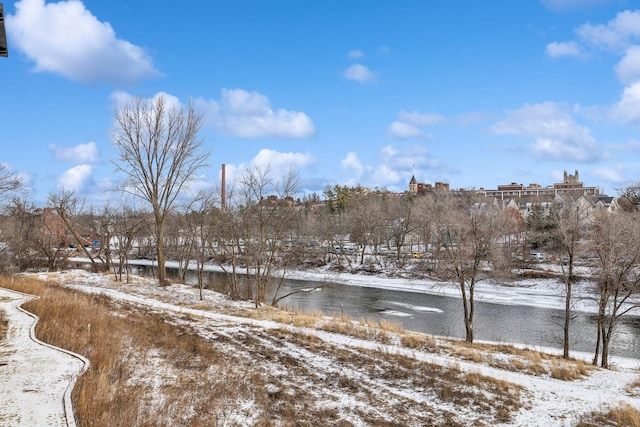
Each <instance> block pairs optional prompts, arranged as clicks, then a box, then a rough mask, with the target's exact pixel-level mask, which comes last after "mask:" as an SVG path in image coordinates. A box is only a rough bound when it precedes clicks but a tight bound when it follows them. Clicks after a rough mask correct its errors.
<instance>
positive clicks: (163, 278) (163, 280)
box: [156, 215, 169, 288]
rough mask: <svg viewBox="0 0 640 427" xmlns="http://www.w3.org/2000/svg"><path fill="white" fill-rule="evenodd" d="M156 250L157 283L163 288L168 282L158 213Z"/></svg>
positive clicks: (160, 221)
mask: <svg viewBox="0 0 640 427" xmlns="http://www.w3.org/2000/svg"><path fill="white" fill-rule="evenodd" d="M156 250H157V255H158V284H159V285H160V286H161V287H163V288H164V287H166V286H167V285H168V284H169V282H168V280H167V269H166V260H165V257H164V233H163V223H162V219H161V218H160V217H159V215H156Z"/></svg>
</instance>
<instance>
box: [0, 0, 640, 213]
mask: <svg viewBox="0 0 640 427" xmlns="http://www.w3.org/2000/svg"><path fill="white" fill-rule="evenodd" d="M634 7H638V3H636V2H633V1H631V0H519V1H513V0H496V1H489V2H478V1H472V0H467V1H462V0H450V1H446V2H442V1H423V0H399V1H378V0H369V1H356V0H353V1H336V0H323V1H316V0H310V1H290V0H280V1H278V0H276V1H262V0H239V1H213V0H212V1H206V2H205V1H194V0H185V1H182V2H164V1H147V0H136V1H135V2H132V1H129V0H127V1H125V0H110V1H108V2H105V1H98V0H84V1H59V2H51V1H47V2H45V1H43V0H20V1H6V0H5V1H4V11H5V15H6V30H7V38H8V43H9V57H8V58H0V79H1V81H2V84H3V86H2V91H1V92H0V96H1V98H0V99H1V102H0V129H1V132H0V148H1V149H2V155H1V157H0V163H4V164H6V165H7V166H8V167H9V169H10V170H11V171H12V172H14V173H17V174H19V175H20V176H21V177H22V178H23V179H24V181H25V183H26V184H27V186H28V187H29V188H30V189H31V194H32V197H33V199H34V200H36V201H40V202H43V201H44V200H46V197H47V194H48V193H49V192H51V191H55V190H56V189H57V188H60V187H64V188H66V189H70V190H74V191H76V193H77V194H78V195H81V196H85V197H86V198H87V200H88V201H89V202H90V203H94V202H95V203H98V202H99V201H101V200H104V198H105V197H109V196H105V194H107V195H108V194H110V193H108V192H106V193H105V191H106V190H109V189H112V188H114V187H115V186H116V185H117V184H118V181H119V178H120V177H119V176H118V175H116V174H115V172H114V167H113V164H112V163H111V162H112V160H114V159H115V158H116V153H115V152H114V150H113V147H112V145H111V140H110V132H111V127H112V125H113V119H114V105H115V103H116V101H118V100H121V99H124V98H127V97H129V96H143V97H145V98H150V97H154V96H157V95H158V94H160V93H163V94H165V96H167V97H169V99H170V100H171V102H174V103H180V104H182V105H187V104H188V103H189V102H190V101H191V102H193V105H194V106H195V107H196V108H197V109H198V110H199V111H200V112H201V113H202V114H203V117H204V126H203V129H202V132H201V136H202V137H204V138H205V141H206V142H205V146H206V148H207V149H208V150H210V151H211V158H210V161H209V164H210V167H209V168H208V169H206V170H203V171H202V175H201V176H199V177H198V183H197V185H196V186H195V187H203V186H207V185H215V184H218V183H219V180H220V165H221V164H222V163H225V164H227V176H228V179H232V178H233V177H235V176H238V174H240V173H241V172H242V171H243V170H245V169H246V168H247V167H252V166H256V165H258V166H260V167H263V168H264V167H266V166H267V165H269V166H270V167H271V168H272V170H273V171H274V173H284V171H286V170H288V169H289V167H291V166H293V167H296V168H298V169H299V170H300V171H301V175H302V191H303V192H307V193H309V192H314V191H315V192H321V191H322V189H323V188H324V187H325V186H326V185H335V184H341V185H356V184H361V185H364V186H368V187H384V188H388V189H390V190H394V191H404V190H406V189H407V188H408V181H409V179H410V178H411V176H412V175H413V174H415V176H416V178H417V179H418V180H419V181H421V182H430V183H433V182H434V181H444V182H448V183H449V184H450V186H451V188H480V187H484V188H495V187H496V186H497V185H499V184H508V183H510V182H518V183H522V184H525V185H527V184H530V183H538V184H541V185H543V186H547V185H551V184H553V183H554V182H559V181H561V180H562V174H563V171H565V170H567V171H568V172H570V173H573V171H574V170H576V169H577V170H579V172H580V178H581V180H582V181H583V182H584V183H585V184H586V185H589V186H600V187H601V188H602V190H603V191H604V192H606V193H609V194H611V195H613V194H615V189H616V188H620V187H621V186H624V185H627V184H629V183H632V182H637V181H638V180H640V132H639V131H640V9H634Z"/></svg>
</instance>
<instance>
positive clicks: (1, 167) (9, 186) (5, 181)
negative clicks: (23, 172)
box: [0, 163, 22, 196]
mask: <svg viewBox="0 0 640 427" xmlns="http://www.w3.org/2000/svg"><path fill="white" fill-rule="evenodd" d="M21 185H22V183H21V182H20V179H19V178H18V177H17V176H15V175H14V174H12V173H11V172H10V171H9V170H8V166H7V165H6V164H4V163H2V164H0V196H2V195H5V194H7V193H10V192H12V191H15V190H18V189H19V188H20V186H21Z"/></svg>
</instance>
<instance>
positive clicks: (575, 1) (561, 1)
mask: <svg viewBox="0 0 640 427" xmlns="http://www.w3.org/2000/svg"><path fill="white" fill-rule="evenodd" d="M609 1H611V0H540V2H541V3H542V4H543V5H545V6H546V7H547V8H549V9H551V10H555V11H557V12H561V11H565V10H569V9H580V8H584V7H588V6H593V5H597V4H602V3H607V2H609Z"/></svg>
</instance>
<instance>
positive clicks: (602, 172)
mask: <svg viewBox="0 0 640 427" xmlns="http://www.w3.org/2000/svg"><path fill="white" fill-rule="evenodd" d="M621 169H622V166H621V167H620V168H604V167H603V168H596V169H594V170H593V171H592V172H591V175H593V177H595V178H598V179H600V180H602V181H607V182H613V183H618V184H619V183H622V182H624V181H625V178H624V177H623V176H622V174H621V173H620V171H621Z"/></svg>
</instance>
